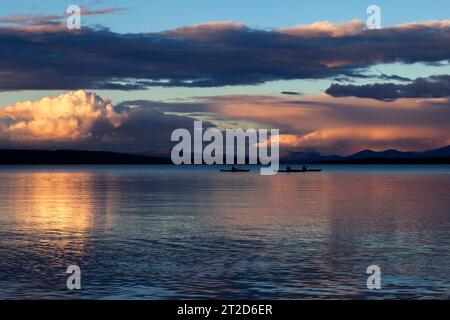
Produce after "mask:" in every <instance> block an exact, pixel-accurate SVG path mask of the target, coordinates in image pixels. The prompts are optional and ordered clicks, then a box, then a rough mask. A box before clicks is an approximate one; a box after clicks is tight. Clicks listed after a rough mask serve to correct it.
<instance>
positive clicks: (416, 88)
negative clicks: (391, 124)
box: [326, 75, 450, 100]
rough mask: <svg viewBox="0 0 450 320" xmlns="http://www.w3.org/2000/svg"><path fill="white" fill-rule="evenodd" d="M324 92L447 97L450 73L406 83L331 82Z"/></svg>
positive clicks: (382, 97)
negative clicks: (353, 83)
mask: <svg viewBox="0 0 450 320" xmlns="http://www.w3.org/2000/svg"><path fill="white" fill-rule="evenodd" d="M326 93H327V94H329V95H331V96H333V97H350V96H352V97H358V98H372V99H377V100H394V99H398V98H448V97H450V75H439V76H431V77H428V78H417V79H416V80H414V81H412V82H410V83H407V84H395V83H376V84H368V85H360V86H359V85H340V84H332V85H331V86H330V87H329V88H328V89H327V90H326Z"/></svg>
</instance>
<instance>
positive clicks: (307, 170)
mask: <svg viewBox="0 0 450 320" xmlns="http://www.w3.org/2000/svg"><path fill="white" fill-rule="evenodd" d="M321 171H322V169H308V167H306V166H303V167H302V168H301V169H293V168H291V167H290V166H287V167H286V170H279V171H278V172H287V173H290V172H321Z"/></svg>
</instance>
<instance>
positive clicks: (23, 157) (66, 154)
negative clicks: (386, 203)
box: [0, 146, 450, 165]
mask: <svg viewBox="0 0 450 320" xmlns="http://www.w3.org/2000/svg"><path fill="white" fill-rule="evenodd" d="M280 162H281V163H284V164H313V163H315V164H422V163H423V164H450V146H447V147H444V148H439V149H434V150H428V151H423V152H404V151H398V150H393V149H391V150H386V151H372V150H363V151H360V152H357V153H355V154H353V155H351V156H348V157H343V156H338V155H321V154H320V153H318V152H315V151H291V152H289V153H287V154H285V155H283V156H282V157H281V159H280ZM171 163H172V162H171V160H170V159H169V158H167V157H155V156H149V155H145V154H128V153H118V152H104V151H78V150H55V151H49V150H0V165H16V164H18V165H20V164H39V165H52V164H67V165H68V164H111V165H113V164H130V165H134V164H136V165H139V164H171Z"/></svg>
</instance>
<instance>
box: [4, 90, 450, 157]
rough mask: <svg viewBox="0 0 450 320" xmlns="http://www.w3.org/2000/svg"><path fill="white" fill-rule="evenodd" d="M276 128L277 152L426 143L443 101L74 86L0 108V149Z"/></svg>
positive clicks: (134, 146)
mask: <svg viewBox="0 0 450 320" xmlns="http://www.w3.org/2000/svg"><path fill="white" fill-rule="evenodd" d="M194 118H195V119H202V120H203V121H205V122H206V123H204V127H211V126H216V127H218V128H221V129H224V128H233V127H239V128H249V127H250V128H268V129H270V128H276V129H280V133H281V138H280V144H281V147H282V152H283V151H293V150H294V151H295V150H305V149H308V150H310V149H315V150H318V151H320V152H322V153H328V154H334V153H339V154H350V153H353V152H356V151H359V150H361V149H367V148H371V149H375V150H383V149H389V148H396V149H400V150H425V149H432V148H436V147H442V146H445V145H448V144H450V138H449V137H450V128H449V126H448V119H449V118H450V101H449V99H445V98H433V99H417V98H415V99H397V100H395V101H379V100H374V99H360V98H352V97H344V98H334V97H330V96H328V95H319V96H295V95H293V96H265V95H228V96H213V97H203V98H202V97H199V98H197V100H196V101H190V102H160V101H145V100H136V101H125V102H123V103H121V104H119V105H117V106H113V105H111V103H110V102H109V101H105V100H103V99H101V98H100V97H99V96H97V95H96V94H94V93H89V92H86V91H75V92H68V93H64V94H61V95H60V96H57V97H47V98H43V99H41V100H37V101H26V102H18V103H16V104H13V105H10V106H7V107H6V108H4V109H1V110H0V148H33V149H36V148H52V149H53V148H64V149H90V150H112V151H127V152H130V151H149V150H160V151H161V152H163V153H164V154H167V151H168V150H170V148H171V146H172V145H173V143H172V142H171V141H170V135H171V133H172V131H173V130H175V129H178V128H186V129H188V130H192V129H193V121H194Z"/></svg>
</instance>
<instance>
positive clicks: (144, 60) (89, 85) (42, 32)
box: [0, 21, 450, 90]
mask: <svg viewBox="0 0 450 320" xmlns="http://www.w3.org/2000/svg"><path fill="white" fill-rule="evenodd" d="M0 41H1V43H2V50H1V51H0V70H1V71H0V90H25V89H30V90H31V89H36V90H41V89H57V90H58V89H61V90H76V89H93V90H95V89H123V90H135V89H144V88H149V87H153V86H163V87H173V86H180V87H220V86H226V85H250V84H260V83H264V82H267V81H274V80H292V79H324V78H329V77H336V76H341V77H348V78H353V77H367V75H364V72H365V71H366V70H367V68H369V67H370V66H372V65H375V64H379V63H392V62H402V63H416V62H424V63H439V62H440V61H444V60H448V57H449V56H450V23H449V22H448V21H434V22H427V23H417V24H408V25H400V26H394V27H387V28H383V29H381V30H367V29H365V28H364V27H363V26H362V24H361V22H358V21H352V22H350V23H347V24H340V25H334V24H331V23H328V22H319V23H315V24H311V25H307V26H296V27H293V28H288V29H280V30H260V29H255V28H249V27H247V26H245V25H243V24H239V23H233V22H213V23H206V24H200V25H194V26H187V27H184V28H178V29H175V30H168V31H164V32H157V33H137V34H120V33H115V32H112V31H109V30H107V29H104V28H103V29H102V28H97V29H94V28H89V27H85V28H82V30H76V31H70V30H67V29H66V28H64V26H63V25H25V26H20V27H2V28H0ZM18 53H19V54H18Z"/></svg>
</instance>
